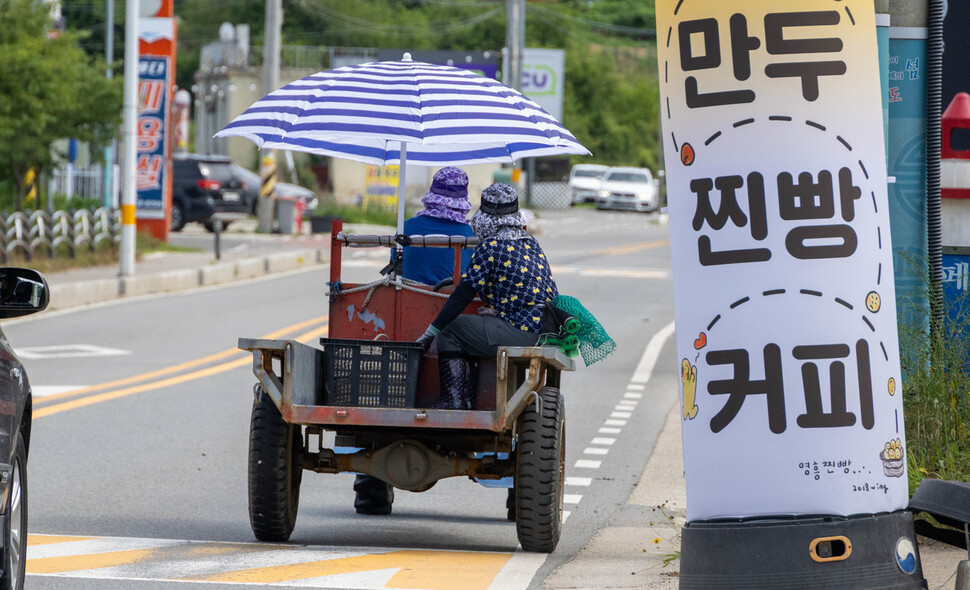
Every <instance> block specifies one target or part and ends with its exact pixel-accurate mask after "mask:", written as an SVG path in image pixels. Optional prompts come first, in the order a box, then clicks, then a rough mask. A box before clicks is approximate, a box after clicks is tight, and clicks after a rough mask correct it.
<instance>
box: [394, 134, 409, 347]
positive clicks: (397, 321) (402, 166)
mask: <svg viewBox="0 0 970 590" xmlns="http://www.w3.org/2000/svg"><path fill="white" fill-rule="evenodd" d="M407 158H408V153H407V146H406V144H405V143H404V142H403V141H402V142H401V157H400V163H399V170H398V179H397V233H398V234H403V233H404V189H405V187H406V186H407ZM403 255H404V247H403V246H401V244H398V245H397V256H398V260H400V257H401V256H403ZM401 279H402V277H400V276H399V277H397V281H395V283H396V287H395V290H394V337H395V338H401V335H400V334H401V324H402V322H401V304H402V301H401V298H402V297H404V292H403V291H402V290H401Z"/></svg>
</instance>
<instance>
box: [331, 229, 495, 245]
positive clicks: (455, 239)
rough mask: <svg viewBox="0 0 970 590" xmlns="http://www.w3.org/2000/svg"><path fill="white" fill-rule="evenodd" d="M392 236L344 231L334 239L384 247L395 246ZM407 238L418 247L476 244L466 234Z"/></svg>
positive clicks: (476, 241)
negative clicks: (347, 232) (346, 232)
mask: <svg viewBox="0 0 970 590" xmlns="http://www.w3.org/2000/svg"><path fill="white" fill-rule="evenodd" d="M394 238H395V236H394V235H389V234H383V235H375V234H345V233H344V232H340V233H338V234H337V237H336V238H335V239H336V241H338V242H343V243H345V244H347V245H348V246H350V247H368V246H384V247H386V248H396V247H397V246H398V243H397V242H396V241H395V240H394ZM408 239H410V240H411V245H412V246H417V247H419V248H454V247H455V246H461V247H462V248H474V247H475V246H477V245H478V238H476V237H468V236H446V235H442V234H432V235H427V236H422V235H414V236H408Z"/></svg>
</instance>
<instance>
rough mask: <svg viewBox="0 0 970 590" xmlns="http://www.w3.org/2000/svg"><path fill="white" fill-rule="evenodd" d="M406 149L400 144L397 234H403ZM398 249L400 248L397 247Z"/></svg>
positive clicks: (403, 144) (404, 145)
mask: <svg viewBox="0 0 970 590" xmlns="http://www.w3.org/2000/svg"><path fill="white" fill-rule="evenodd" d="M407 157H408V155H407V147H406V144H405V143H404V142H403V141H402V142H401V158H400V162H401V163H400V166H399V168H400V173H399V174H398V181H397V233H399V234H401V233H404V188H405V186H406V185H407V181H406V178H405V177H406V173H407ZM398 248H400V246H398Z"/></svg>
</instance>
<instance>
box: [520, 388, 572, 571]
mask: <svg viewBox="0 0 970 590" xmlns="http://www.w3.org/2000/svg"><path fill="white" fill-rule="evenodd" d="M538 395H539V400H541V406H542V407H541V412H542V413H541V415H540V413H539V410H540V408H537V407H536V404H535V403H532V404H529V405H528V406H527V407H526V408H525V410H523V411H522V414H521V415H520V416H519V419H518V440H517V441H516V446H515V449H516V452H515V459H516V460H515V488H514V489H515V500H514V502H513V505H514V509H515V531H516V533H517V534H518V537H519V543H521V544H522V548H523V549H524V550H526V551H535V552H538V553H551V552H552V551H553V550H555V548H556V545H557V544H558V543H559V534H560V532H561V530H562V504H563V496H562V494H563V487H564V485H563V484H564V483H565V474H566V469H565V460H566V422H565V420H566V412H565V407H564V405H563V399H562V394H560V393H559V390H558V389H557V388H555V387H543V388H542V389H541V390H539V393H538Z"/></svg>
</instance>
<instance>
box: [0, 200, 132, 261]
mask: <svg viewBox="0 0 970 590" xmlns="http://www.w3.org/2000/svg"><path fill="white" fill-rule="evenodd" d="M120 239H121V211H120V210H119V209H108V208H105V207H100V208H98V209H79V210H77V211H55V212H54V213H49V212H47V211H42V210H37V211H33V212H23V211H17V212H15V213H10V214H7V213H0V261H2V262H3V264H6V263H7V262H8V260H9V259H10V258H11V257H12V256H16V255H18V254H19V255H20V256H22V257H23V258H26V259H27V260H33V259H34V257H35V256H45V257H47V258H54V257H56V256H70V257H71V258H77V255H78V254H79V253H82V252H94V251H95V250H97V249H98V248H102V247H110V248H114V247H115V245H116V244H117V243H118V242H119V241H120Z"/></svg>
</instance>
